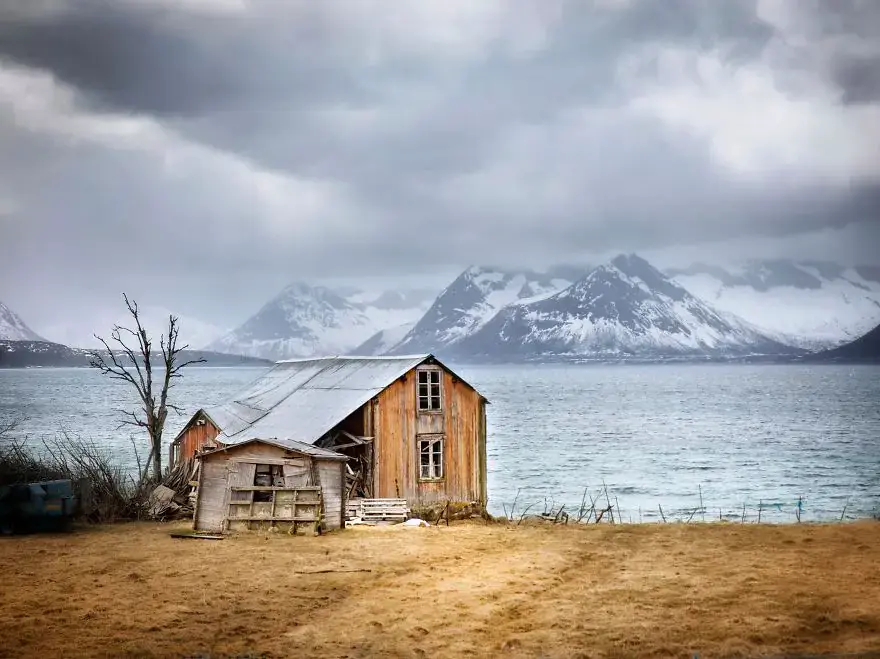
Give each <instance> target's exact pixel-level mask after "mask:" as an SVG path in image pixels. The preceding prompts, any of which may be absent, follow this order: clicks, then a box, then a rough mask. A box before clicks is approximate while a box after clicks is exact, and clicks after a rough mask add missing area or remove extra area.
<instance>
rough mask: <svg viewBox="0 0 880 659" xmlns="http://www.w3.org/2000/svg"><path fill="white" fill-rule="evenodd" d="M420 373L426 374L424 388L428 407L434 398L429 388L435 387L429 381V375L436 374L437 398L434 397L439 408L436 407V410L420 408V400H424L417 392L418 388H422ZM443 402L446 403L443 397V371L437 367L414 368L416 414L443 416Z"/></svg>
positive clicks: (430, 377)
mask: <svg viewBox="0 0 880 659" xmlns="http://www.w3.org/2000/svg"><path fill="white" fill-rule="evenodd" d="M422 373H425V374H427V378H428V382H427V384H426V386H427V387H428V395H427V400H428V405H429V406H430V405H431V404H432V400H433V399H434V398H435V396H434V395H433V394H432V393H431V387H432V386H435V383H434V382H432V381H431V379H432V376H431V374H432V373H436V374H437V382H436V386H437V396H436V399H437V404H438V406H439V407H436V408H433V407H427V408H423V407H422V400H423V399H424V398H425V396H422V395H421V393H420V392H419V387H420V386H422V382H421V376H422ZM445 402H446V400H445V397H444V395H443V369H442V368H440V367H438V366H419V367H418V368H416V412H418V413H419V414H443V412H444V405H445Z"/></svg>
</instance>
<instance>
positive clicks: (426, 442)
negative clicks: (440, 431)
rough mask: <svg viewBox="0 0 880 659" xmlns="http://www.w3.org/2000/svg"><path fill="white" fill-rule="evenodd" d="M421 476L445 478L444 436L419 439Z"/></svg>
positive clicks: (422, 478) (427, 478) (421, 477)
mask: <svg viewBox="0 0 880 659" xmlns="http://www.w3.org/2000/svg"><path fill="white" fill-rule="evenodd" d="M419 478H420V479H421V480H436V479H439V478H443V438H442V437H432V438H430V439H420V440H419Z"/></svg>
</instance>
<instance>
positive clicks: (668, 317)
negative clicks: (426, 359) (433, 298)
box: [455, 255, 790, 360]
mask: <svg viewBox="0 0 880 659" xmlns="http://www.w3.org/2000/svg"><path fill="white" fill-rule="evenodd" d="M784 352H790V349H789V348H787V347H786V346H783V345H781V344H779V343H776V342H774V341H772V340H771V339H769V338H767V337H766V336H764V335H763V334H761V333H760V332H759V331H758V330H757V329H756V328H754V327H752V326H751V325H749V324H748V323H746V322H745V321H742V320H739V319H737V318H735V317H733V316H730V315H725V314H722V313H720V312H718V311H716V310H715V309H713V308H712V307H711V306H709V305H708V304H706V303H704V302H703V301H701V300H699V299H698V298H696V297H695V296H693V295H691V294H690V293H689V292H688V291H686V290H685V289H684V288H682V287H681V286H680V285H678V284H676V283H675V282H673V281H672V280H670V279H669V278H668V277H666V276H665V275H664V274H662V273H661V272H660V271H658V270H657V269H656V268H654V267H653V266H652V265H651V264H649V263H648V262H647V261H645V260H644V259H642V258H640V257H638V256H635V255H629V256H625V255H620V256H618V257H616V258H615V259H613V260H612V261H611V263H609V264H607V265H603V266H600V267H598V268H596V269H595V270H593V271H592V272H591V273H590V274H588V275H587V276H586V277H584V278H583V279H581V280H580V281H577V282H576V283H574V284H572V285H571V286H569V287H567V288H565V289H564V290H562V291H559V292H557V293H554V294H551V295H547V296H544V297H541V298H538V299H532V300H526V301H521V302H519V303H517V304H512V305H509V306H507V307H505V308H504V309H502V310H501V311H500V312H499V313H498V314H497V315H495V317H493V318H492V319H490V320H489V321H488V322H486V323H485V324H483V325H482V327H481V328H480V329H479V331H477V332H475V333H474V334H472V335H471V336H469V337H468V338H467V339H465V340H464V341H462V342H460V343H459V344H457V345H456V346H455V354H456V355H457V356H460V357H463V358H476V359H505V360H508V359H509V360H517V359H549V358H552V359H558V358H609V357H612V358H617V357H638V358H650V359H653V358H663V357H672V356H735V355H750V354H779V353H784Z"/></svg>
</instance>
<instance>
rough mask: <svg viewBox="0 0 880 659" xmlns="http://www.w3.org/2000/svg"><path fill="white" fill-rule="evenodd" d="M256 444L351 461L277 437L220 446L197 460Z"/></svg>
mask: <svg viewBox="0 0 880 659" xmlns="http://www.w3.org/2000/svg"><path fill="white" fill-rule="evenodd" d="M256 443H260V444H269V445H270V446H276V447H278V448H282V449H284V450H285V451H295V452H297V453H302V454H303V455H308V456H311V457H313V458H321V459H323V460H339V461H340V462H344V461H346V460H349V459H350V458H349V457H348V456H347V455H343V454H342V453H337V452H336V451H331V450H330V449H326V448H320V447H318V446H315V445H313V444H306V443H305V442H298V441H296V440H294V439H278V438H277V437H273V438H271V439H264V438H262V437H252V438H251V439H247V440H245V441H243V442H236V443H235V444H226V445H225V446H218V447H217V448H214V449H211V450H210V451H204V452H202V453H199V454H198V455H197V456H196V458H202V457H203V456H206V455H214V454H215V453H220V452H221V451H229V450H234V449H237V448H240V447H242V446H247V445H248V444H256Z"/></svg>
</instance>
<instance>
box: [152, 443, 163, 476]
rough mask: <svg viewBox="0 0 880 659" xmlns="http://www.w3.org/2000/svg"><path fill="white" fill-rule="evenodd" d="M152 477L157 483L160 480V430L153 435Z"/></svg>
mask: <svg viewBox="0 0 880 659" xmlns="http://www.w3.org/2000/svg"><path fill="white" fill-rule="evenodd" d="M153 478H154V479H155V480H156V482H157V483H158V482H159V481H161V480H162V431H161V430H160V431H159V432H156V433H155V434H154V435H153Z"/></svg>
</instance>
